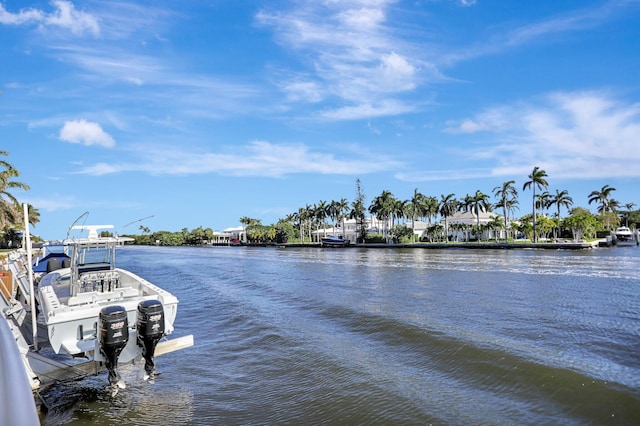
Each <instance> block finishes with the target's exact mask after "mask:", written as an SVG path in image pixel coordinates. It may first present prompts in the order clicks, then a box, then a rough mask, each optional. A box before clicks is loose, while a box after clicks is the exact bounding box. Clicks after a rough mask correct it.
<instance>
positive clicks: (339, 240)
mask: <svg viewBox="0 0 640 426" xmlns="http://www.w3.org/2000/svg"><path fill="white" fill-rule="evenodd" d="M349 244H350V241H349V240H348V239H346V238H344V237H342V236H341V235H328V236H326V237H324V238H323V239H322V247H345V246H348V245H349Z"/></svg>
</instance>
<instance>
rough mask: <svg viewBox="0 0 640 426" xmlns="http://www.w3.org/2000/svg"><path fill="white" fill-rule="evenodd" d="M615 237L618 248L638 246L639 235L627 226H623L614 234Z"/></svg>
mask: <svg viewBox="0 0 640 426" xmlns="http://www.w3.org/2000/svg"><path fill="white" fill-rule="evenodd" d="M613 235H614V236H615V240H614V244H616V245H618V246H632V245H637V244H638V241H637V235H636V233H635V232H634V231H632V230H631V229H629V228H628V227H626V226H621V227H619V228H618V229H616V230H615V231H614V233H613Z"/></svg>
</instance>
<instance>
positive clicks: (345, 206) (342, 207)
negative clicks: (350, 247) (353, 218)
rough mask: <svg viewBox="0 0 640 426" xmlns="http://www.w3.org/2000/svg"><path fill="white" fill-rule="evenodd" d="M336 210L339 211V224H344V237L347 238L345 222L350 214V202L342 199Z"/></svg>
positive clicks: (337, 203)
mask: <svg viewBox="0 0 640 426" xmlns="http://www.w3.org/2000/svg"><path fill="white" fill-rule="evenodd" d="M336 210H337V219H338V221H339V222H342V237H343V238H344V237H346V235H345V227H344V220H345V218H346V217H347V214H348V213H349V201H348V200H347V199H346V198H341V199H340V201H337V202H336Z"/></svg>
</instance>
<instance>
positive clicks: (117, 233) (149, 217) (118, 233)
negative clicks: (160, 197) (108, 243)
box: [116, 214, 155, 235]
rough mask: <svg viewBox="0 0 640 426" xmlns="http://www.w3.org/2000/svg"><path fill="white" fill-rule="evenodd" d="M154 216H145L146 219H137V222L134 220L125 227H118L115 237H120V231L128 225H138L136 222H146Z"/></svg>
mask: <svg viewBox="0 0 640 426" xmlns="http://www.w3.org/2000/svg"><path fill="white" fill-rule="evenodd" d="M154 216H155V215H154V214H152V215H151V216H147V217H143V218H142V219H138V220H134V221H133V222H129V223H127V224H126V225H124V226H122V227H120V229H118V231H116V235H120V231H121V230H122V229H124V228H126V227H127V226H129V225H133V224H134V223H138V222H142V221H143V220H147V219H151V218H152V217H154Z"/></svg>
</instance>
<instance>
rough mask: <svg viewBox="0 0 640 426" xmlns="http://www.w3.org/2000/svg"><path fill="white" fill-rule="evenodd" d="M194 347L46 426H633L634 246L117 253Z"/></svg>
mask: <svg viewBox="0 0 640 426" xmlns="http://www.w3.org/2000/svg"><path fill="white" fill-rule="evenodd" d="M119 260H120V265H121V266H123V267H125V268H127V269H131V270H133V271H134V272H137V273H138V274H139V275H141V276H143V277H145V278H147V279H148V280H150V281H152V282H155V283H157V284H158V285H160V286H162V287H164V288H166V289H168V290H169V291H171V292H173V293H174V294H176V295H177V296H178V297H179V299H180V304H179V309H178V318H177V323H176V330H175V332H174V334H175V336H181V335H186V334H193V335H194V337H195V346H194V347H192V348H189V349H186V350H182V351H179V352H175V353H172V354H168V355H164V356H161V357H158V358H157V360H156V361H157V363H158V366H159V369H160V370H161V371H162V375H161V376H160V377H159V378H158V380H157V381H156V383H155V384H153V385H151V384H149V383H147V382H144V381H143V380H142V373H143V371H142V366H141V365H134V366H124V367H121V373H122V374H123V376H124V378H125V380H126V381H127V383H128V387H127V388H126V389H125V390H123V391H121V392H120V393H119V394H118V395H117V396H116V397H114V398H112V397H111V396H110V395H109V394H108V392H106V391H105V389H104V387H105V384H106V377H105V376H103V375H99V376H97V377H89V378H87V379H84V380H82V381H80V382H76V383H71V384H61V385H59V386H56V387H54V388H53V389H51V390H49V391H47V392H45V393H44V394H43V397H44V399H45V401H46V402H47V405H48V406H49V407H50V410H49V412H48V413H46V414H43V415H42V421H43V423H44V424H86V423H88V422H91V423H92V424H105V425H107V424H139V425H147V424H193V425H217V424H220V425H228V424H282V423H287V424H291V423H293V424H320V423H325V424H429V423H433V424H453V425H456V424H459V425H467V424H585V423H586V424H640V249H638V248H636V247H630V248H610V249H597V250H589V251H544V250H468V249H449V250H425V249H359V248H350V249H317V248H307V249H298V248H286V249H278V248H248V247H216V248H182V247H181V248H150V247H143V248H138V247H137V248H126V249H124V250H122V251H121V252H120V254H119Z"/></svg>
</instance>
